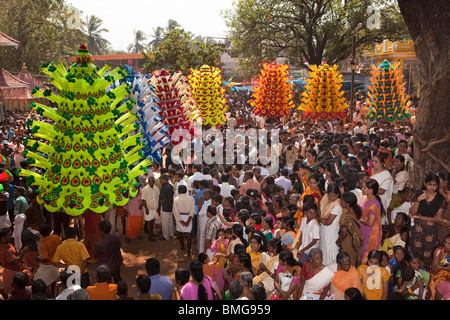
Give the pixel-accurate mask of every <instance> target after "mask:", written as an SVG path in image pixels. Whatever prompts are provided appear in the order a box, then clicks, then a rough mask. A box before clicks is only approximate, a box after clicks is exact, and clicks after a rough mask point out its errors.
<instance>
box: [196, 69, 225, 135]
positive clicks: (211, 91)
mask: <svg viewBox="0 0 450 320" xmlns="http://www.w3.org/2000/svg"><path fill="white" fill-rule="evenodd" d="M188 80H189V84H190V87H189V92H190V97H191V100H190V101H192V102H191V106H192V107H191V108H192V110H194V111H193V113H194V114H195V115H196V117H197V118H198V119H201V122H202V125H211V126H216V125H221V124H224V123H225V122H226V120H227V119H226V117H225V112H226V111H227V109H228V106H227V100H226V98H225V88H224V87H223V86H222V71H221V70H220V69H219V68H217V67H214V66H213V67H211V66H208V65H206V64H204V65H203V66H201V67H200V68H199V69H191V70H190V74H189V75H188Z"/></svg>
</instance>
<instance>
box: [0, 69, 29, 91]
mask: <svg viewBox="0 0 450 320" xmlns="http://www.w3.org/2000/svg"><path fill="white" fill-rule="evenodd" d="M18 87H28V83H27V82H25V81H22V80H20V79H18V78H17V77H15V76H13V75H12V74H11V73H9V72H8V71H6V70H5V69H3V68H0V89H7V88H18Z"/></svg>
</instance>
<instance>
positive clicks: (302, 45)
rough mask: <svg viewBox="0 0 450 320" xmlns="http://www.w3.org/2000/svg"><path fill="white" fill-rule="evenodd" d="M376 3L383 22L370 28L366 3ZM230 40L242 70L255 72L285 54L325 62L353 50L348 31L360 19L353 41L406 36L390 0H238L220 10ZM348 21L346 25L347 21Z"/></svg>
mask: <svg viewBox="0 0 450 320" xmlns="http://www.w3.org/2000/svg"><path fill="white" fill-rule="evenodd" d="M370 6H372V7H374V8H379V9H380V13H381V14H380V17H381V28H380V29H369V28H368V27H367V20H368V19H369V15H368V13H367V11H369V12H370V10H368V8H369V7H370ZM222 14H223V16H224V18H225V22H226V24H227V27H228V29H229V37H230V40H231V42H232V43H233V47H232V49H231V50H230V52H229V53H230V54H231V56H234V57H238V58H239V59H240V60H241V66H242V69H243V71H244V72H246V74H247V75H250V76H256V75H257V74H258V72H259V69H260V65H261V63H262V62H272V61H274V60H275V59H276V58H286V59H288V62H289V64H290V65H291V66H293V67H307V66H308V65H312V64H320V63H322V62H326V63H328V64H330V65H332V64H335V63H338V62H340V61H342V60H345V59H347V58H348V57H349V56H350V55H351V48H352V45H351V43H352V35H353V31H354V29H355V27H356V26H357V25H358V24H359V23H361V24H362V29H361V30H360V31H359V33H358V37H357V41H356V45H357V47H358V48H362V47H367V46H372V45H373V44H374V43H375V42H382V41H383V40H384V39H390V40H391V41H397V40H404V39H407V38H409V33H408V31H407V29H406V26H405V23H404V21H403V19H402V17H401V14H400V12H399V10H398V6H397V4H396V2H393V1H391V0H388V1H382V0H358V1H356V0H347V1H342V0H317V1H308V0H240V1H236V2H235V3H234V7H233V9H231V10H226V11H224V12H223V13H222ZM347 22H349V24H350V25H351V26H352V28H350V29H349V28H347V27H346V24H347Z"/></svg>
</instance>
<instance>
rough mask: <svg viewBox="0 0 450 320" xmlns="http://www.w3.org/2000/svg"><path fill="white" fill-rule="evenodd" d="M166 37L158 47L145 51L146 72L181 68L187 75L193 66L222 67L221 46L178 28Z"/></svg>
mask: <svg viewBox="0 0 450 320" xmlns="http://www.w3.org/2000/svg"><path fill="white" fill-rule="evenodd" d="M164 38H165V40H163V41H161V42H160V44H159V46H158V47H156V48H150V49H149V50H148V51H147V52H144V57H145V59H146V63H145V64H144V70H145V71H146V72H148V73H152V72H153V71H155V70H159V69H166V70H169V71H170V72H175V71H179V70H181V71H182V72H183V74H184V75H187V74H189V70H190V69H191V68H194V69H195V68H198V67H201V66H202V65H203V64H207V65H209V66H215V67H221V63H219V62H218V57H219V55H220V54H221V52H222V51H223V49H222V47H221V46H219V45H216V44H213V43H210V42H206V43H205V42H203V41H201V40H193V39H192V36H191V34H190V33H188V32H186V31H184V30H182V29H178V28H175V29H171V30H170V31H168V32H167V33H166V34H165V37H164Z"/></svg>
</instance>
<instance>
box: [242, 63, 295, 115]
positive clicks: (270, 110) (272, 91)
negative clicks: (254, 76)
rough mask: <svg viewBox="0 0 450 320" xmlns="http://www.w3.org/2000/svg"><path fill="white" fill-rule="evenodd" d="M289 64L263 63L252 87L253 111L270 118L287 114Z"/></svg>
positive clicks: (291, 96) (290, 88)
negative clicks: (256, 81)
mask: <svg viewBox="0 0 450 320" xmlns="http://www.w3.org/2000/svg"><path fill="white" fill-rule="evenodd" d="M288 68H289V66H288V65H286V64H277V63H271V64H269V63H267V62H265V63H263V68H262V69H260V71H261V72H260V74H259V76H258V86H256V87H255V88H254V90H255V92H254V93H253V98H254V99H252V100H250V101H249V102H250V104H251V105H252V106H254V109H253V111H252V112H253V113H254V114H256V115H258V114H259V115H261V116H263V117H264V116H268V117H270V118H281V117H284V116H289V114H290V108H293V107H294V102H293V101H292V99H293V95H292V90H293V89H292V83H289V82H288V81H287V80H289V76H288V74H289V70H288Z"/></svg>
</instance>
